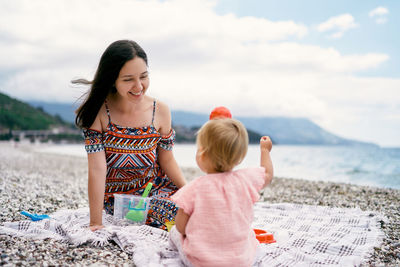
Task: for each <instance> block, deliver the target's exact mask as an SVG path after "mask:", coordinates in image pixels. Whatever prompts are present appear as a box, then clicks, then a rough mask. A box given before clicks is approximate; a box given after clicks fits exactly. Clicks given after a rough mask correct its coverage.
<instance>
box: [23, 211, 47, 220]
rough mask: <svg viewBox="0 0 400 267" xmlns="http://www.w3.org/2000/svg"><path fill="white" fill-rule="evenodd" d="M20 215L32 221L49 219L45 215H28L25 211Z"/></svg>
mask: <svg viewBox="0 0 400 267" xmlns="http://www.w3.org/2000/svg"><path fill="white" fill-rule="evenodd" d="M21 214H22V215H25V216H26V217H29V218H30V219H31V220H32V221H34V222H36V221H41V220H43V219H50V216H49V215H46V214H36V213H29V212H27V211H24V210H23V211H21Z"/></svg>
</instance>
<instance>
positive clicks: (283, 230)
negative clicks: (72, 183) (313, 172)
mask: <svg viewBox="0 0 400 267" xmlns="http://www.w3.org/2000/svg"><path fill="white" fill-rule="evenodd" d="M254 215H255V218H254V223H253V227H254V228H258V229H264V230H267V231H268V232H272V233H273V234H274V236H275V239H276V240H277V242H276V243H273V244H262V245H261V250H260V254H259V258H258V260H257V262H256V263H255V265H254V266H359V265H360V264H362V263H363V262H365V261H366V260H367V259H368V257H369V256H370V255H371V254H372V253H373V251H374V249H373V248H374V247H379V246H380V244H381V242H382V239H383V237H384V234H383V232H382V230H381V229H380V226H379V225H380V223H379V222H380V220H384V218H383V217H381V216H379V215H377V214H374V213H371V212H365V211H361V210H360V209H343V208H330V207H323V206H309V205H299V204H290V203H282V204H267V203H257V204H256V205H255V208H254ZM88 222H89V210H88V209H87V208H84V209H79V210H60V211H58V212H56V213H54V214H52V215H50V219H45V220H42V221H37V222H32V221H19V222H9V223H5V224H4V225H2V226H0V234H6V235H15V236H23V237H27V238H33V239H44V238H54V239H57V240H60V241H62V242H69V243H71V244H75V245H79V244H83V243H92V244H93V245H94V246H102V245H104V244H105V243H107V242H109V241H110V240H114V241H115V242H116V243H117V244H118V245H119V246H120V247H121V249H122V250H124V251H125V252H127V253H128V254H130V255H131V257H132V260H133V262H134V263H135V265H136V266H138V267H141V266H143V267H149V266H171V267H172V266H183V264H182V262H181V260H180V258H179V254H178V252H177V251H176V250H175V248H174V246H172V245H171V244H170V242H169V236H168V232H165V231H163V230H160V229H156V228H152V227H149V226H146V225H142V226H134V225H130V224H128V223H126V222H124V221H121V220H116V219H114V218H113V217H112V216H110V215H107V214H103V223H104V225H105V228H104V229H101V230H98V231H96V232H91V231H90V230H88V228H87V227H88Z"/></svg>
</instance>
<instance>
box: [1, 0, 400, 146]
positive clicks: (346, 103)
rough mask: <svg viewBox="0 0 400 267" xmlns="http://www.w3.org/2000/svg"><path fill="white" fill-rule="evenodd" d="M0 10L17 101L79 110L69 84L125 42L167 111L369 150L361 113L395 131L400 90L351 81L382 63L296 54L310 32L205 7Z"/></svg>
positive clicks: (105, 1)
mask: <svg viewBox="0 0 400 267" xmlns="http://www.w3.org/2000/svg"><path fill="white" fill-rule="evenodd" d="M0 3H1V4H0V25H2V28H1V30H0V71H1V73H2V79H1V80H0V90H1V91H3V92H6V93H7V94H10V95H12V96H14V97H18V98H20V99H25V100H28V99H38V100H42V101H43V100H48V101H59V102H73V101H75V100H76V99H77V98H79V97H80V96H81V94H82V92H83V90H84V88H76V87H73V86H71V85H70V83H69V81H70V80H71V79H74V78H78V77H83V78H88V79H91V78H92V77H93V73H94V71H95V69H96V67H97V64H98V61H99V59H100V55H101V53H102V52H103V51H104V49H105V48H106V47H107V46H108V44H109V43H111V42H112V41H114V40H117V39H123V38H128V39H133V40H136V41H138V42H139V44H141V45H142V46H143V48H144V49H145V50H146V51H147V53H148V56H149V66H150V78H151V86H150V89H149V94H150V95H152V96H154V97H156V98H159V99H161V100H163V101H165V102H167V103H168V104H169V106H170V108H171V109H183V110H193V111H200V112H204V113H207V112H208V111H209V110H211V109H212V108H213V107H215V106H216V105H226V106H228V107H230V108H231V109H232V112H233V113H234V114H236V115H237V116H239V115H241V116H245V115H260V116H296V117H299V116H303V117H308V118H311V119H313V120H314V121H316V122H318V123H319V124H320V125H322V126H324V127H326V128H327V129H328V130H331V131H333V132H336V133H339V134H341V135H343V136H345V137H353V138H360V136H361V138H362V139H365V140H369V139H371V140H376V138H378V137H377V136H379V135H378V134H377V133H376V132H374V131H372V130H369V131H368V130H367V126H365V127H364V128H363V132H360V130H359V129H358V128H357V125H359V123H360V122H362V121H364V120H365V119H364V117H365V115H364V113H365V112H366V111H369V114H370V117H371V121H374V122H376V123H377V124H378V123H383V122H384V121H387V122H389V123H391V124H390V125H400V121H399V118H398V117H393V114H400V107H399V105H398V103H400V99H399V97H400V94H398V92H397V91H396V90H398V89H397V88H400V80H399V79H387V78H379V79H378V78H377V79H370V78H355V76H354V73H356V72H358V71H364V70H370V69H372V68H377V67H379V66H380V65H381V64H382V63H384V62H386V61H387V60H388V59H389V56H388V55H386V54H382V53H366V54H342V53H340V52H339V51H338V50H337V49H335V48H333V47H332V48H323V47H319V46H316V45H306V44H301V43H300V42H296V40H297V39H301V38H303V37H304V36H306V35H307V33H308V28H307V26H305V25H302V24H299V23H295V22H293V21H277V22H276V21H270V20H267V19H262V18H254V17H242V18H239V17H237V16H235V15H233V14H227V15H223V16H221V15H218V14H217V13H216V12H215V11H214V9H213V6H214V4H215V2H213V1H203V0H190V1H188V0H170V1H163V2H159V1H156V0H149V1H134V0H129V1H128V0H120V1H111V0H96V1H95V0H87V1H78V0H68V1H67V0H64V1H61V0H59V1H46V0H38V1H33V2H32V1H24V0H20V1H9V2H5V1H2V2H0ZM349 16H350V15H349ZM338 17H341V19H335V20H328V21H327V22H326V23H323V24H321V25H322V26H321V25H320V26H321V31H322V32H332V34H338V35H340V34H343V33H344V32H345V31H347V30H349V29H351V28H354V27H356V24H355V22H354V19H353V18H352V17H351V16H350V17H351V18H349V17H348V16H345V17H342V16H338ZM329 21H330V22H329ZM328 22H329V23H328ZM6 73H9V74H8V75H5V74H6ZM396 103H397V104H396ZM382 127H383V126H382ZM391 127H393V129H392V132H393V131H395V130H396V129H394V126H391ZM359 128H362V127H359ZM397 133H399V131H397ZM387 140H398V139H394V138H392V139H390V138H387ZM378 141H379V140H378Z"/></svg>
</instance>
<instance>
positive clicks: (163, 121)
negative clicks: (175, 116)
mask: <svg viewBox="0 0 400 267" xmlns="http://www.w3.org/2000/svg"><path fill="white" fill-rule="evenodd" d="M156 123H157V126H158V131H159V132H160V133H161V135H164V136H165V135H168V134H169V133H170V131H171V112H170V111H169V108H168V106H167V105H165V104H164V103H162V102H160V101H159V102H157V108H156ZM158 162H159V163H160V166H161V168H162V169H163V170H164V172H165V173H166V174H167V176H168V177H169V178H170V179H171V180H172V182H173V183H174V184H175V185H176V186H177V187H178V188H181V187H182V186H184V185H185V184H186V179H185V177H184V176H183V173H182V171H181V169H180V168H179V166H178V163H177V162H176V160H175V157H174V154H173V152H172V150H165V149H163V148H159V149H158Z"/></svg>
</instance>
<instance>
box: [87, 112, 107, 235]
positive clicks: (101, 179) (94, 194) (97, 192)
mask: <svg viewBox="0 0 400 267" xmlns="http://www.w3.org/2000/svg"><path fill="white" fill-rule="evenodd" d="M99 114H106V112H105V109H104V107H102V108H101V109H100V111H99ZM103 117H104V116H103ZM104 119H105V120H107V117H105V118H102V116H101V115H97V117H96V119H95V121H94V122H93V124H92V126H91V127H90V129H91V130H96V131H99V132H102V131H103V126H102V125H103V124H104V123H102V120H104ZM106 175H107V163H106V155H105V152H104V150H103V151H99V152H95V153H88V198H89V208H90V229H91V230H92V231H96V230H97V229H101V228H103V227H104V226H103V222H102V214H103V206H104V192H105V183H106Z"/></svg>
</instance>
